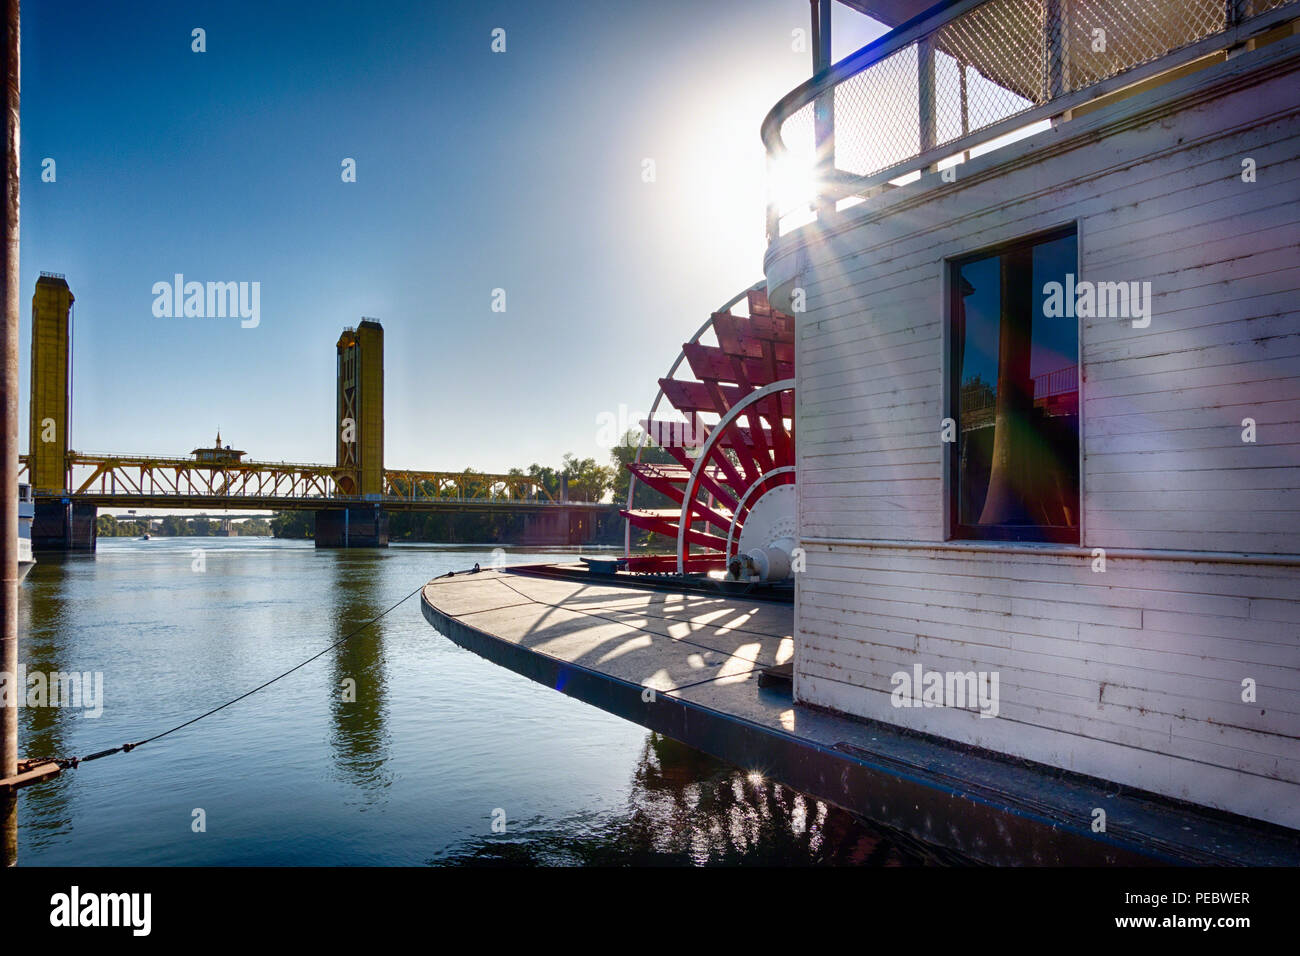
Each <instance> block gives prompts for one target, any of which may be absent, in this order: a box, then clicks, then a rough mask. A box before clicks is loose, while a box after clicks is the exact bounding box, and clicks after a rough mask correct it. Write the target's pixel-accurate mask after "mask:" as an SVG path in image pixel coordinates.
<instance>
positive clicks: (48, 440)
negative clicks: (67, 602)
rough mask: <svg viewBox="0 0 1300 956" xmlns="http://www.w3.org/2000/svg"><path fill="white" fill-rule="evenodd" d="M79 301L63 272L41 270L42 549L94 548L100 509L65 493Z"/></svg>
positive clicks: (32, 411)
mask: <svg viewBox="0 0 1300 956" xmlns="http://www.w3.org/2000/svg"><path fill="white" fill-rule="evenodd" d="M74 301H75V297H74V296H73V294H72V290H71V289H70V288H68V282H67V280H66V279H65V278H64V277H63V276H61V275H58V274H56V273H51V272H42V273H41V275H40V278H38V279H37V280H36V292H35V294H33V295H32V364H31V381H30V383H29V391H30V395H31V402H30V405H29V415H28V428H27V461H28V466H27V474H28V480H29V482H30V483H31V486H32V491H33V493H34V494H35V495H36V496H37V500H36V515H35V518H34V520H33V522H32V547H33V548H35V549H37V550H45V551H49V550H58V551H93V550H95V515H96V513H97V511H96V509H95V507H94V506H93V505H74V504H72V503H71V502H70V501H69V500H68V499H67V497H66V493H67V491H68V488H67V484H68V428H69V426H70V425H71V420H72V303H73V302H74ZM51 495H53V496H56V497H53V498H51V497H49V496H51Z"/></svg>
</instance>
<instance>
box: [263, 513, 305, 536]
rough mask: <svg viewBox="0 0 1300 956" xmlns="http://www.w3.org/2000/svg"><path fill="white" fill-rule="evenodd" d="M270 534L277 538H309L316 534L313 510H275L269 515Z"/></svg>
mask: <svg viewBox="0 0 1300 956" xmlns="http://www.w3.org/2000/svg"><path fill="white" fill-rule="evenodd" d="M271 534H273V535H275V536H276V537H277V538H311V537H314V536H315V534H316V513H315V512H313V511H277V512H276V513H275V514H273V515H272V516H271Z"/></svg>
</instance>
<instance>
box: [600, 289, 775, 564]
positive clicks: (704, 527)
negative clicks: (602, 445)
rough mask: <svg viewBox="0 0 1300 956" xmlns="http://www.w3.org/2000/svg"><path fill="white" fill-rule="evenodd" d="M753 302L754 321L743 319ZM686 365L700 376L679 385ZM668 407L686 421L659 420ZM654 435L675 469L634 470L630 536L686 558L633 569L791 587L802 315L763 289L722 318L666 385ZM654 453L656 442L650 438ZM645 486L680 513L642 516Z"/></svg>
mask: <svg viewBox="0 0 1300 956" xmlns="http://www.w3.org/2000/svg"><path fill="white" fill-rule="evenodd" d="M741 302H744V303H745V306H746V308H747V310H748V313H749V314H748V315H741V314H736V312H735V309H736V308H737V307H738V306H739V305H740V303H741ZM683 363H685V365H686V366H687V370H688V371H689V373H690V376H691V377H690V378H677V377H674V376H675V375H676V373H677V372H678V371H679V369H680V368H681V366H682V365H683ZM663 399H667V400H668V403H669V404H670V405H671V406H672V407H673V408H674V409H675V410H676V412H677V415H676V417H675V418H664V417H657V416H656V413H657V412H658V411H659V406H660V404H661V402H662V400H663ZM642 428H643V429H644V431H645V433H646V435H648V436H649V437H650V438H651V439H652V440H654V442H655V443H656V444H657V445H659V446H660V447H662V448H663V449H664V450H665V451H667V452H668V454H669V455H670V456H671V457H672V459H673V461H672V462H671V463H650V462H643V461H641V460H640V459H641V452H640V451H638V453H637V460H636V461H634V462H631V463H630V464H629V465H628V470H629V471H630V472H631V473H632V480H631V481H630V482H629V484H628V500H627V508H626V509H625V510H624V511H623V515H624V517H626V518H627V521H628V525H629V528H630V527H637V528H642V529H645V530H647V531H651V532H653V533H655V534H656V535H661V536H662V537H663V538H665V539H667V541H665V544H670V545H671V546H672V547H674V548H675V550H676V553H675V554H666V555H647V556H640V557H633V556H631V555H630V554H629V557H628V559H627V567H628V570H630V571H639V572H658V573H673V572H676V573H678V574H685V573H699V572H707V571H715V570H723V569H728V570H729V571H730V573H731V574H732V575H733V576H739V577H746V578H752V577H755V576H757V577H761V578H764V579H779V578H783V577H785V576H786V575H787V574H788V573H789V564H788V560H786V559H783V557H782V553H784V554H785V556H786V558H788V555H789V550H790V548H792V547H793V544H794V538H795V531H796V528H795V494H794V491H795V489H794V482H795V473H794V461H795V455H794V451H795V443H794V319H793V318H792V317H791V316H788V315H785V314H783V313H781V312H777V311H775V310H773V309H772V308H771V306H770V305H769V304H768V301H767V294H766V292H765V291H763V289H762V286H761V285H760V286H755V287H754V288H752V289H748V290H746V291H745V292H742V293H741V294H740V295H738V296H736V297H735V298H734V299H732V300H731V301H730V302H729V303H727V304H726V305H725V306H723V307H722V308H721V309H720V310H719V311H717V312H715V313H713V315H712V316H711V317H710V318H709V321H708V322H706V323H705V324H704V325H703V326H702V327H701V328H700V330H699V331H698V332H697V333H696V334H695V336H694V338H692V339H691V341H689V342H687V343H686V344H685V345H683V346H682V352H681V355H679V356H678V358H677V361H676V362H674V363H673V366H672V368H670V369H669V370H668V375H667V376H666V377H664V378H661V379H660V380H659V395H658V397H656V398H655V402H654V405H652V406H651V409H650V417H649V418H648V419H647V420H646V421H645V422H642ZM642 447H644V438H643V439H642ZM637 482H641V483H643V484H645V485H647V486H649V487H651V488H653V489H655V490H656V491H659V492H662V493H663V494H664V495H666V496H667V497H668V498H669V499H671V500H672V501H673V502H675V503H676V504H677V507H676V508H664V509H636V508H635V507H633V497H634V495H635V493H636V485H637Z"/></svg>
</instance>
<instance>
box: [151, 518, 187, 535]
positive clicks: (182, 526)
mask: <svg viewBox="0 0 1300 956" xmlns="http://www.w3.org/2000/svg"><path fill="white" fill-rule="evenodd" d="M189 532H190V529H189V523H188V522H187V521H186V520H185V519H184V518H182V517H181V516H180V515H167V516H166V517H165V518H163V519H162V527H161V528H159V530H158V533H159V534H163V535H169V536H173V537H180V538H183V537H185V536H186V535H187V534H189Z"/></svg>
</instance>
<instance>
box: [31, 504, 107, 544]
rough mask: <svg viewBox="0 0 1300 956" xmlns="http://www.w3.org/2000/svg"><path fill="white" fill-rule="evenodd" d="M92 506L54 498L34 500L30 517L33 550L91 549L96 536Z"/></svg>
mask: <svg viewBox="0 0 1300 956" xmlns="http://www.w3.org/2000/svg"><path fill="white" fill-rule="evenodd" d="M98 513H99V509H98V508H96V507H95V506H94V505H78V504H73V503H72V502H71V501H67V500H62V501H60V500H59V499H57V498H56V499H54V500H53V501H37V502H36V514H35V516H34V517H33V519H32V550H33V551H94V550H95V541H96V539H97V537H98V534H97V530H96V527H95V516H96V515H97V514H98Z"/></svg>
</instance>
